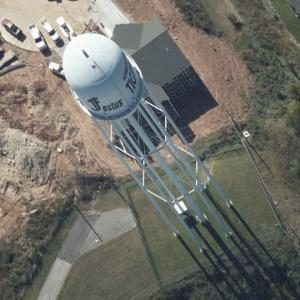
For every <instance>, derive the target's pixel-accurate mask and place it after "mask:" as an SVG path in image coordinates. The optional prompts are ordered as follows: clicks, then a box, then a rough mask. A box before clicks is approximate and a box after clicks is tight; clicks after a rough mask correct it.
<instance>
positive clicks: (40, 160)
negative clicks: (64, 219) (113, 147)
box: [0, 44, 125, 240]
mask: <svg viewBox="0 0 300 300" xmlns="http://www.w3.org/2000/svg"><path fill="white" fill-rule="evenodd" d="M2 47H3V45H2ZM4 48H6V49H7V50H8V49H10V50H14V51H15V52H16V53H17V54H18V57H19V59H21V60H22V59H24V60H25V63H26V66H25V67H24V68H22V69H18V70H15V71H12V72H10V73H8V74H6V75H4V76H1V77H0V240H1V239H2V238H4V237H8V236H9V235H10V234H11V233H12V232H13V231H14V228H17V226H20V224H22V223H23V222H26V217H27V216H28V214H30V212H32V210H33V209H34V207H35V205H36V204H37V203H40V202H42V201H52V199H53V200H54V199H55V196H56V191H57V185H56V184H55V182H54V176H56V177H57V178H58V179H63V180H64V181H67V180H68V178H75V177H76V176H85V175H87V176H88V175H89V174H95V173H97V174H103V173H106V174H113V175H115V176H120V175H124V174H125V170H124V168H123V167H122V166H120V164H119V162H118V160H117V158H115V157H114V156H113V155H112V154H111V152H110V150H109V148H108V146H106V145H105V144H104V143H103V142H102V141H101V139H100V138H99V134H98V133H97V132H95V128H94V126H93V124H92V123H91V121H90V120H89V118H88V117H87V116H86V115H85V114H84V113H83V112H82V111H81V110H80V108H78V107H77V105H76V104H75V102H74V100H73V98H72V96H71V93H70V91H69V88H68V85H67V83H66V82H65V81H63V80H61V79H59V78H57V77H56V76H54V75H53V74H52V73H51V71H50V70H49V69H48V67H47V64H48V63H49V62H48V61H47V59H46V58H45V57H43V56H42V54H40V53H36V52H28V51H25V50H20V49H18V48H15V47H12V46H9V45H7V44H5V45H4ZM53 55H54V56H55V54H53ZM56 59H58V58H56ZM108 158H109V159H108Z"/></svg>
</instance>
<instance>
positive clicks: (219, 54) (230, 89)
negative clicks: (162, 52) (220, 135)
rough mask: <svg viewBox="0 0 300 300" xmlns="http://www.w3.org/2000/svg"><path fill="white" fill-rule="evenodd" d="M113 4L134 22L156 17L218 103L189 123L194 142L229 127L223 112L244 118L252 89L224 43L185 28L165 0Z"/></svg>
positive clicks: (129, 0) (243, 69)
mask: <svg viewBox="0 0 300 300" xmlns="http://www.w3.org/2000/svg"><path fill="white" fill-rule="evenodd" d="M114 2H115V3H116V4H117V5H118V6H119V7H120V9H121V10H122V11H123V12H124V13H127V15H128V16H129V18H130V19H132V20H135V21H136V22H142V21H147V20H150V19H152V18H154V17H156V18H158V19H159V20H160V22H161V23H162V24H163V25H164V26H165V27H166V29H167V30H168V32H169V34H170V35H171V36H172V37H173V39H174V40H175V42H176V44H177V45H178V46H179V48H180V49H181V51H182V52H183V53H184V55H185V56H186V57H187V59H188V60H189V61H190V62H191V64H192V65H193V67H194V69H195V70H196V72H197V73H198V75H199V76H200V78H201V79H202V80H203V82H204V83H205V85H206V86H207V88H208V90H209V91H210V92H211V94H212V95H213V96H214V98H215V100H216V101H217V103H218V104H219V105H218V106H217V107H215V108H213V109H211V110H209V111H208V112H206V113H205V114H203V115H201V116H200V118H198V119H197V120H195V121H193V122H192V123H190V124H189V126H190V128H191V129H192V131H193V132H194V134H195V136H196V139H197V138H201V137H205V136H207V135H208V134H210V133H212V132H215V131H217V130H218V129H220V128H222V127H224V126H226V125H228V124H229V120H228V118H227V115H226V114H224V110H227V111H229V112H230V113H231V114H232V116H233V117H234V119H236V120H240V119H242V118H244V117H245V115H246V114H247V106H246V103H245V95H248V94H249V92H250V91H251V89H252V88H253V82H252V79H251V77H250V75H249V73H248V71H247V69H246V66H245V65H244V64H243V62H242V60H241V59H240V58H239V56H238V55H237V54H236V52H235V51H234V50H233V49H232V48H231V47H230V46H229V45H228V44H227V43H226V42H225V41H224V40H221V39H218V38H215V37H212V36H208V35H207V34H205V33H204V32H202V31H201V30H198V29H196V28H192V27H190V26H189V25H187V24H186V23H185V22H184V20H183V16H182V14H181V13H180V12H179V10H178V9H177V8H176V7H175V5H174V4H173V3H172V2H171V1H169V0H153V1H147V0H114Z"/></svg>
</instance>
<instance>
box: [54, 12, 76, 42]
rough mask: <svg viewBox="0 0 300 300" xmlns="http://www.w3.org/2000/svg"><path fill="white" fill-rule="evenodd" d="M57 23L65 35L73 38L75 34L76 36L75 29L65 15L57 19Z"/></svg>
mask: <svg viewBox="0 0 300 300" xmlns="http://www.w3.org/2000/svg"><path fill="white" fill-rule="evenodd" d="M56 22H57V24H58V25H59V28H60V30H61V32H62V33H63V35H64V36H65V37H66V38H68V39H69V40H71V39H72V38H73V37H74V36H76V34H75V32H74V30H73V29H72V27H71V26H70V24H69V23H68V22H66V21H65V19H64V17H59V18H57V19H56Z"/></svg>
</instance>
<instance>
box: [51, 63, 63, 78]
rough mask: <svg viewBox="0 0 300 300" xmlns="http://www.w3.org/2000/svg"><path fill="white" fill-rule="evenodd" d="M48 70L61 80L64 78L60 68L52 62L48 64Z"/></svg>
mask: <svg viewBox="0 0 300 300" xmlns="http://www.w3.org/2000/svg"><path fill="white" fill-rule="evenodd" d="M49 69H50V70H51V71H52V72H53V73H54V74H56V75H59V76H61V77H63V78H65V74H64V70H63V68H62V66H61V65H60V64H58V63H55V62H53V61H51V62H50V64H49Z"/></svg>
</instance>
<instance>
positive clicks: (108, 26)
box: [92, 0, 130, 37]
mask: <svg viewBox="0 0 300 300" xmlns="http://www.w3.org/2000/svg"><path fill="white" fill-rule="evenodd" d="M93 2H94V7H93V9H92V19H93V20H94V22H95V23H96V24H97V25H98V26H99V27H100V28H101V29H102V30H103V31H104V32H105V34H107V36H108V37H112V33H113V31H114V28H115V26H116V25H117V24H124V23H125V24H126V23H130V22H129V20H128V18H127V17H126V16H125V15H124V14H123V13H122V11H120V10H119V8H118V7H117V6H116V5H115V4H114V3H113V2H112V1H111V0H94V1H93Z"/></svg>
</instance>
